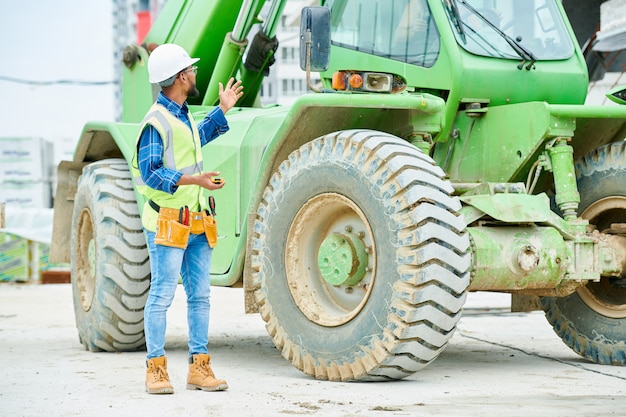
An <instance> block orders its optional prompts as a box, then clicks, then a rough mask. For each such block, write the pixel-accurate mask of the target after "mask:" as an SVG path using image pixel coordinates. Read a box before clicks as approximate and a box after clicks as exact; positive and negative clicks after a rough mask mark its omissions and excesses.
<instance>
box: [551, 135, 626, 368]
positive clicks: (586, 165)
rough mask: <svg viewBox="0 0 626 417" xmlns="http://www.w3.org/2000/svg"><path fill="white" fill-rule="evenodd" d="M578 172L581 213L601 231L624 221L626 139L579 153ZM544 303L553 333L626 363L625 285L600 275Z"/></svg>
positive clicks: (590, 353)
mask: <svg viewBox="0 0 626 417" xmlns="http://www.w3.org/2000/svg"><path fill="white" fill-rule="evenodd" d="M576 177H577V181H578V190H579V192H580V199H581V201H580V206H579V210H578V211H579V215H580V216H581V217H583V218H585V219H587V220H589V223H590V224H592V225H594V226H596V227H597V228H598V230H599V231H603V230H607V229H609V228H610V227H611V224H613V223H626V188H625V187H624V184H626V143H624V142H616V143H611V144H608V145H605V146H601V147H599V148H597V149H595V150H594V151H592V152H590V153H588V154H587V155H585V156H584V157H582V158H580V159H579V160H578V161H576ZM622 281H623V280H622ZM541 304H542V307H543V310H544V311H545V313H546V318H547V319H548V321H549V322H550V324H551V325H552V327H553V329H554V331H555V333H556V334H557V335H559V337H561V339H562V340H563V342H564V343H565V344H566V345H567V346H569V347H570V348H571V349H572V350H573V351H574V352H576V353H577V354H579V355H580V356H582V357H584V358H585V359H588V360H590V361H592V362H595V363H598V364H602V365H625V364H626V288H623V287H620V286H617V285H615V281H614V280H613V279H611V278H602V279H601V280H600V282H590V283H588V284H587V285H585V286H584V287H581V288H579V289H578V290H577V291H576V292H574V293H572V294H570V295H568V296H566V297H561V298H557V297H543V298H542V299H541Z"/></svg>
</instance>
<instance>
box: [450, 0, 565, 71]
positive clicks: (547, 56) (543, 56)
mask: <svg viewBox="0 0 626 417" xmlns="http://www.w3.org/2000/svg"><path fill="white" fill-rule="evenodd" d="M446 3H447V4H449V5H450V6H451V7H449V8H448V16H449V18H450V20H451V25H452V28H453V31H454V34H455V36H456V39H457V42H458V43H459V45H461V46H462V47H463V48H464V49H465V50H467V51H469V52H471V53H473V54H476V55H483V56H489V57H496V58H506V59H520V56H523V55H524V52H523V51H526V52H529V53H530V55H531V56H532V57H533V58H535V59H536V60H539V61H540V60H555V59H567V58H569V57H570V56H572V54H573V53H574V46H573V44H572V41H571V39H570V37H569V33H568V32H567V30H566V28H565V24H564V22H563V20H562V18H561V14H560V13H559V10H558V9H557V6H556V4H555V1H554V0H456V1H446ZM455 4H456V7H457V12H458V13H455V10H454V5H455ZM472 9H474V10H472ZM456 16H458V19H460V21H458V20H457V17H456ZM481 16H482V17H481ZM494 27H495V28H494ZM497 29H499V30H500V31H501V32H503V34H506V35H508V39H507V36H503V34H502V33H498V30H497ZM516 43H517V44H518V45H515V44H516Z"/></svg>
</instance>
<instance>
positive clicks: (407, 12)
mask: <svg viewBox="0 0 626 417" xmlns="http://www.w3.org/2000/svg"><path fill="white" fill-rule="evenodd" d="M328 4H329V5H330V10H331V16H332V17H331V19H332V21H331V32H332V43H333V45H339V46H343V47H345V48H349V49H354V50H357V51H363V52H366V53H369V54H373V55H378V56H383V57H387V58H391V59H395V60H398V61H402V62H407V63H409V64H415V65H420V66H424V67H431V66H432V65H434V63H435V61H436V60H437V56H438V55H439V47H440V45H439V32H438V31H437V26H436V25H435V21H434V20H433V18H432V15H431V13H430V10H429V8H428V4H427V1H426V0H334V1H331V2H328Z"/></svg>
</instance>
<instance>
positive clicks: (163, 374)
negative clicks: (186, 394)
mask: <svg viewBox="0 0 626 417" xmlns="http://www.w3.org/2000/svg"><path fill="white" fill-rule="evenodd" d="M152 375H153V376H154V380H155V382H161V381H169V379H170V378H169V375H168V374H167V370H166V369H165V367H163V366H157V367H156V368H154V369H153V371H152Z"/></svg>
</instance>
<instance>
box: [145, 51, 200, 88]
mask: <svg viewBox="0 0 626 417" xmlns="http://www.w3.org/2000/svg"><path fill="white" fill-rule="evenodd" d="M199 60H200V58H191V57H190V56H189V54H188V53H187V51H185V50H184V49H183V48H182V47H181V46H179V45H176V44H173V43H164V44H163V45H159V46H157V47H156V48H155V49H154V51H152V53H151V54H150V57H149V58H148V75H149V76H150V82H151V83H160V82H161V81H165V80H167V79H168V78H170V77H172V76H173V75H176V74H177V73H178V72H180V71H182V70H183V69H185V68H187V67H188V66H190V65H192V64H194V63H196V62H198V61H199Z"/></svg>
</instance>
